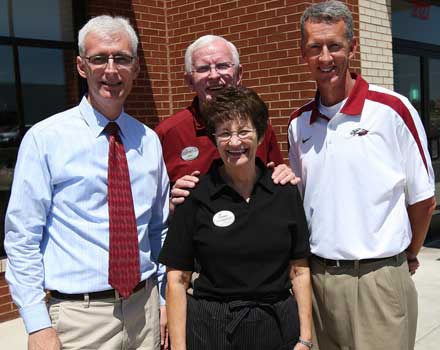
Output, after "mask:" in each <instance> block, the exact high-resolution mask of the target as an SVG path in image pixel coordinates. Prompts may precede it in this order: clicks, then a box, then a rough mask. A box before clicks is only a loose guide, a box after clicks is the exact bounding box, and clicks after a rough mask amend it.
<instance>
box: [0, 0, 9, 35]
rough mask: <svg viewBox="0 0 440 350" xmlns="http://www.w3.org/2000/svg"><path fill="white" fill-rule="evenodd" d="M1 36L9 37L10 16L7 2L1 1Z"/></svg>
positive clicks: (5, 0)
mask: <svg viewBox="0 0 440 350" xmlns="http://www.w3.org/2000/svg"><path fill="white" fill-rule="evenodd" d="M0 35H3V36H9V16H8V4H7V0H0Z"/></svg>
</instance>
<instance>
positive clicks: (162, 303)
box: [157, 281, 166, 306]
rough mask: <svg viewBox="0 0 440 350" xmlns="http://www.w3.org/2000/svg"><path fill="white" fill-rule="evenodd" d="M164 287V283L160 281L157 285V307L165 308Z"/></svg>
mask: <svg viewBox="0 0 440 350" xmlns="http://www.w3.org/2000/svg"><path fill="white" fill-rule="evenodd" d="M165 285H166V282H164V281H160V282H158V283H157V288H158V289H159V305H160V306H165V305H166V300H165V289H166V288H165Z"/></svg>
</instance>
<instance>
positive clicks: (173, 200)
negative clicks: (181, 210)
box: [170, 170, 200, 214]
mask: <svg viewBox="0 0 440 350" xmlns="http://www.w3.org/2000/svg"><path fill="white" fill-rule="evenodd" d="M199 176H200V171H198V170H196V171H193V172H192V173H191V175H185V176H182V177H181V178H180V179H178V180H177V181H176V183H175V184H174V186H173V188H172V189H171V195H170V213H171V214H172V213H173V212H174V208H175V207H176V205H179V204H182V203H183V202H184V201H185V198H186V197H188V196H189V191H188V189H190V188H194V187H196V185H197V183H198V182H199Z"/></svg>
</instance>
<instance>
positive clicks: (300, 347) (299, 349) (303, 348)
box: [293, 343, 310, 350]
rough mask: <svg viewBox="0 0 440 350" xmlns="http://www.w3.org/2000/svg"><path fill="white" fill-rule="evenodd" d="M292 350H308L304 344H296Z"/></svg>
mask: <svg viewBox="0 0 440 350" xmlns="http://www.w3.org/2000/svg"><path fill="white" fill-rule="evenodd" d="M293 350H310V348H309V347H308V346H306V345H304V344H301V343H296V344H295V347H294V348H293Z"/></svg>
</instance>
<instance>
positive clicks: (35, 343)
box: [28, 327, 61, 350]
mask: <svg viewBox="0 0 440 350" xmlns="http://www.w3.org/2000/svg"><path fill="white" fill-rule="evenodd" d="M28 350H61V342H60V339H59V338H58V335H57V332H56V331H55V329H54V328H52V327H50V328H44V329H40V330H39V331H36V332H34V333H31V334H29V339H28Z"/></svg>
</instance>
